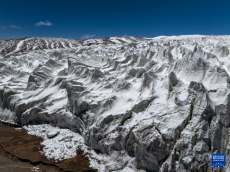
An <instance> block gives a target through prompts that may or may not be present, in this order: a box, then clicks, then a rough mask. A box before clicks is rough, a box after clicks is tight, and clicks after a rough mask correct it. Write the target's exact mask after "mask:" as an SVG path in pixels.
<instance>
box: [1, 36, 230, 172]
mask: <svg viewBox="0 0 230 172" xmlns="http://www.w3.org/2000/svg"><path fill="white" fill-rule="evenodd" d="M229 48H230V36H199V35H197V36H178V37H175V36H173V37H157V38H151V39H147V38H137V37H113V38H105V39H93V40H84V41H83V40H71V39H56V38H23V39H13V40H0V105H1V107H0V119H1V120H2V121H4V122H7V123H12V124H17V125H20V126H21V127H23V128H24V129H26V130H27V132H28V133H29V134H31V135H36V136H39V137H41V138H43V139H44V141H43V142H42V143H41V145H43V149H42V153H43V155H44V156H45V157H47V158H49V159H53V160H58V161H64V160H66V159H69V158H73V157H75V156H76V154H77V153H76V150H78V151H82V152H83V154H84V155H85V156H87V157H88V158H89V162H90V167H92V168H93V169H97V170H98V171H101V172H104V171H105V172H107V171H124V172H126V171H154V172H155V171H161V172H169V171H170V172H173V171H223V172H225V171H226V172H227V171H230V167H229V163H228V162H229V158H230V155H229V154H230V142H229V140H230V138H229V132H230V130H229V126H230V114H229V113H230V111H229V108H230V94H229V92H230V78H229V73H230V55H229ZM213 153H225V154H226V157H227V159H226V162H227V165H226V167H225V168H223V169H221V170H220V169H218V168H216V169H213V168H212V167H211V155H212V154H213ZM76 168H77V167H76Z"/></svg>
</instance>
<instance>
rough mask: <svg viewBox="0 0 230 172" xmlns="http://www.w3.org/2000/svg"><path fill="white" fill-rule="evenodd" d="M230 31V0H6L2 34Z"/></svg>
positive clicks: (0, 8)
mask: <svg viewBox="0 0 230 172" xmlns="http://www.w3.org/2000/svg"><path fill="white" fill-rule="evenodd" d="M185 34H186V35H188V34H202V35H211V34H213V35H230V1H229V0H218V1H217V0H215V1H214V0H138V1H137V0H82V1H80V0H20V1H19V0H0V39H11V38H18V37H62V38H73V39H84V38H102V37H111V36H124V35H128V36H140V37H155V36H160V35H166V36H170V35H185Z"/></svg>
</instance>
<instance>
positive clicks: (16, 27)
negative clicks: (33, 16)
mask: <svg viewBox="0 0 230 172" xmlns="http://www.w3.org/2000/svg"><path fill="white" fill-rule="evenodd" d="M10 27H12V28H15V29H22V28H20V27H18V26H14V25H11V26H10Z"/></svg>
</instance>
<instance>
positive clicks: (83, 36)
mask: <svg viewBox="0 0 230 172" xmlns="http://www.w3.org/2000/svg"><path fill="white" fill-rule="evenodd" d="M95 36H96V35H89V34H85V35H82V37H81V39H89V38H93V37H95Z"/></svg>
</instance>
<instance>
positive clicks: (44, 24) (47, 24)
mask: <svg viewBox="0 0 230 172" xmlns="http://www.w3.org/2000/svg"><path fill="white" fill-rule="evenodd" d="M34 25H35V26H52V25H53V23H51V22H50V21H48V20H47V21H45V22H43V21H40V22H37V23H35V24H34Z"/></svg>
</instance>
